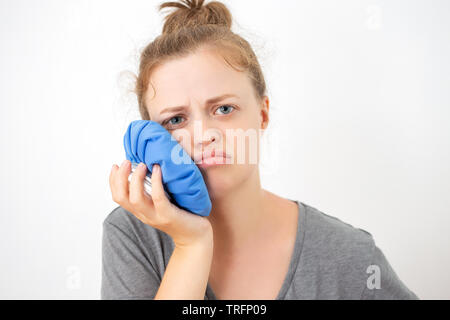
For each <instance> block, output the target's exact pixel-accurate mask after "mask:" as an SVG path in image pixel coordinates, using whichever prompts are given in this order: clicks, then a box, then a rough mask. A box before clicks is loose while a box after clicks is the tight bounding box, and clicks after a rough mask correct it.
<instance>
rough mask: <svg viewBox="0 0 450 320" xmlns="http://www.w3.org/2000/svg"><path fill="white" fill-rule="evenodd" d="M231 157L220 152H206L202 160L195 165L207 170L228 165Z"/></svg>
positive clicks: (198, 160)
mask: <svg viewBox="0 0 450 320" xmlns="http://www.w3.org/2000/svg"><path fill="white" fill-rule="evenodd" d="M228 159H231V157H230V155H228V154H227V153H225V152H223V151H220V150H213V151H212V152H209V151H205V152H203V154H202V158H201V159H199V158H198V159H197V160H196V161H195V164H196V165H197V166H199V167H200V168H207V167H211V166H215V165H221V164H222V165H224V164H227V162H228Z"/></svg>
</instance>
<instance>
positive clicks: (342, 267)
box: [101, 200, 419, 300]
mask: <svg viewBox="0 0 450 320" xmlns="http://www.w3.org/2000/svg"><path fill="white" fill-rule="evenodd" d="M291 201H294V202H296V203H297V205H298V208H299V210H298V214H299V219H298V221H299V223H298V228H297V235H296V241H295V246H294V252H293V255H292V256H291V261H290V265H289V270H288V272H287V274H286V277H285V279H284V282H283V284H282V287H281V290H280V291H279V293H278V296H277V298H276V299H277V300H302V299H307V300H311V299H323V300H327V299H333V300H335V299H346V300H355V299H356V300H358V299H363V300H364V299H377V300H382V299H395V300H397V299H419V298H418V297H417V295H416V294H414V293H413V292H412V291H411V290H409V289H408V288H407V287H406V286H405V284H404V283H403V282H402V281H401V280H400V279H399V277H398V276H397V275H396V273H395V272H394V270H393V269H392V267H391V266H390V264H389V262H388V261H387V260H386V257H385V256H384V255H383V253H382V251H381V250H380V249H379V248H378V247H377V246H376V244H375V242H374V239H373V238H372V235H371V234H370V233H369V232H367V231H365V230H363V229H359V228H355V227H353V226H351V225H350V224H347V223H345V222H343V221H341V220H339V219H338V218H336V217H333V216H329V215H327V214H325V213H323V212H321V211H319V210H317V209H316V208H314V207H311V206H309V205H307V204H304V203H302V202H299V201H296V200H291ZM173 249H174V243H173V241H172V238H171V237H170V236H169V235H167V234H166V233H164V232H162V231H160V230H158V229H156V228H153V227H151V226H148V225H146V224H144V223H142V222H141V221H140V220H139V219H137V218H136V217H135V216H134V215H133V214H131V213H130V212H128V211H126V210H125V209H123V208H122V207H117V208H116V209H114V210H113V211H112V212H111V213H110V214H109V215H108V216H107V217H106V219H105V220H104V222H103V240H102V284H101V299H153V298H154V297H155V295H156V292H157V291H158V288H159V285H160V283H161V279H162V277H163V274H164V271H165V269H166V266H167V264H168V262H169V259H170V256H171V254H172V252H173ZM205 299H206V300H216V297H215V295H214V292H213V291H212V289H211V287H210V286H209V283H208V286H207V288H206V292H205Z"/></svg>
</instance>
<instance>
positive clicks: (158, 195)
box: [151, 164, 170, 211]
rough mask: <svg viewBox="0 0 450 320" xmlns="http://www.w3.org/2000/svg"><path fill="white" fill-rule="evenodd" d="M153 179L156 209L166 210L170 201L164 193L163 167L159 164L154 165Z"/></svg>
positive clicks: (153, 197)
mask: <svg viewBox="0 0 450 320" xmlns="http://www.w3.org/2000/svg"><path fill="white" fill-rule="evenodd" d="M151 181H152V199H153V204H154V206H155V208H156V211H160V210H161V211H165V210H166V209H167V208H168V207H169V205H170V202H169V199H167V197H166V195H165V193H164V186H163V184H162V173H161V167H160V166H159V165H158V164H154V165H153V169H152V178H151Z"/></svg>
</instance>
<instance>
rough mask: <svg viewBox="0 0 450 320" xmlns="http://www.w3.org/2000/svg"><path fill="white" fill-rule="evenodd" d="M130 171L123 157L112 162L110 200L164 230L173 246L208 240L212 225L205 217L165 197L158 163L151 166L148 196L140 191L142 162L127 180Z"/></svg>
mask: <svg viewBox="0 0 450 320" xmlns="http://www.w3.org/2000/svg"><path fill="white" fill-rule="evenodd" d="M130 173H131V162H130V161H129V160H125V161H124V162H123V163H122V165H121V166H120V168H119V167H118V166H117V165H113V167H112V169H111V174H110V176H109V184H110V187H111V193H112V199H113V201H114V202H116V203H118V204H119V205H120V206H121V207H122V208H124V209H125V210H127V211H128V212H130V213H132V214H133V215H134V216H136V218H138V219H139V220H140V221H142V222H143V223H145V224H147V225H149V226H152V227H154V228H157V229H159V230H161V231H163V232H165V233H167V234H168V235H169V236H171V237H172V239H173V241H174V243H175V245H176V246H177V247H188V246H192V245H195V244H197V243H203V242H204V241H208V242H209V241H211V242H212V227H211V224H210V222H209V220H208V218H207V217H201V216H198V215H196V214H193V213H190V212H188V211H185V210H182V209H180V208H178V207H177V206H176V205H174V204H173V203H171V202H170V200H169V199H168V198H167V197H166V195H165V193H164V187H163V184H162V174H161V168H160V167H159V165H157V164H155V165H154V166H153V170H152V177H151V182H152V195H151V196H148V195H147V194H146V193H145V191H144V179H145V176H146V174H147V167H146V165H145V164H144V163H141V164H140V166H138V168H137V169H136V170H135V171H134V172H133V175H132V177H131V182H128V176H129V175H130Z"/></svg>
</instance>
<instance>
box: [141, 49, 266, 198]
mask: <svg viewBox="0 0 450 320" xmlns="http://www.w3.org/2000/svg"><path fill="white" fill-rule="evenodd" d="M150 81H151V85H149V87H148V90H147V93H146V96H145V99H146V100H145V101H146V105H147V108H148V112H149V115H150V119H151V120H152V121H155V122H158V123H159V124H161V125H162V126H163V127H164V128H166V129H167V130H168V131H169V132H170V133H171V134H172V136H173V137H174V138H175V139H176V140H177V141H178V142H179V143H180V145H181V146H182V147H183V148H184V149H185V151H186V153H188V154H189V155H190V156H191V158H192V159H193V160H194V161H195V162H198V161H202V162H203V164H198V166H199V169H200V171H201V173H202V175H203V178H204V180H205V183H206V185H207V187H208V191H209V194H210V197H211V199H215V198H220V197H221V196H223V195H226V192H232V191H233V190H234V189H236V187H237V186H239V185H240V184H241V183H243V182H245V180H247V179H248V178H249V177H250V176H251V175H252V174H253V173H255V172H254V170H257V168H258V163H259V139H260V134H261V132H262V131H261V130H263V129H266V127H267V124H268V110H269V100H268V98H267V97H265V98H264V99H263V101H261V100H259V99H257V98H256V94H255V91H254V88H253V86H252V84H251V80H250V78H249V77H248V75H247V74H246V73H243V72H238V71H236V70H234V69H233V68H231V67H230V66H229V65H228V64H227V63H226V62H225V60H223V58H222V57H221V56H220V55H218V54H215V53H214V51H212V50H207V49H206V48H203V49H200V50H198V51H197V52H196V53H195V54H192V55H189V56H187V57H184V58H177V59H174V60H172V61H169V62H166V63H164V64H162V65H161V66H159V67H158V68H156V69H155V70H154V71H153V73H152V75H151V79H150ZM152 85H153V87H152ZM153 88H154V89H153ZM217 97H222V98H219V99H216V100H215V101H211V100H212V99H214V98H217ZM212 150H215V151H216V155H217V154H218V152H217V151H223V152H224V153H226V154H227V155H228V156H229V158H228V159H223V164H217V165H210V166H208V165H205V164H210V163H211V160H208V159H206V158H204V157H203V158H202V154H203V153H204V152H206V153H208V154H212ZM220 160H221V158H219V159H218V158H216V162H219V163H220Z"/></svg>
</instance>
